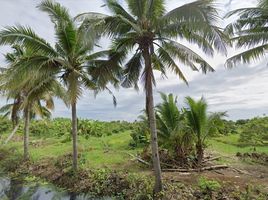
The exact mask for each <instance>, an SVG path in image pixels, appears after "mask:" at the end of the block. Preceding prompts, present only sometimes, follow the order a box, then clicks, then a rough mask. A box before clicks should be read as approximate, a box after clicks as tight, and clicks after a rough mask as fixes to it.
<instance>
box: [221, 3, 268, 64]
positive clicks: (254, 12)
mask: <svg viewBox="0 0 268 200" xmlns="http://www.w3.org/2000/svg"><path fill="white" fill-rule="evenodd" d="M267 13H268V1H267V0H258V5H257V7H253V8H242V9H238V10H234V11H231V12H230V13H228V15H227V17H230V16H233V15H237V14H238V15H239V17H238V19H237V20H236V21H235V22H234V23H232V24H229V25H228V26H227V28H226V30H227V32H229V33H230V34H231V35H232V36H233V38H232V40H233V42H234V43H235V45H236V47H238V48H241V47H243V48H246V49H247V50H245V51H243V52H242V53H239V54H237V55H235V56H233V57H231V58H229V59H228V60H227V66H228V67H233V66H235V65H236V64H237V63H240V62H242V63H249V62H250V61H252V60H256V59H260V58H262V57H264V56H265V55H266V53H267V49H268V39H267V38H268V32H267V29H268V27H267V24H268V14H267Z"/></svg>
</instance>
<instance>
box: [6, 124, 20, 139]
mask: <svg viewBox="0 0 268 200" xmlns="http://www.w3.org/2000/svg"><path fill="white" fill-rule="evenodd" d="M19 126H20V124H19V123H17V125H16V126H15V127H14V129H13V130H12V132H11V133H10V135H9V136H8V138H7V139H6V141H5V144H7V143H8V142H9V141H10V140H11V139H12V137H13V136H14V135H15V133H16V132H17V130H18V128H19Z"/></svg>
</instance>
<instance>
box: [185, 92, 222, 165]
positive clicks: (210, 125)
mask: <svg viewBox="0 0 268 200" xmlns="http://www.w3.org/2000/svg"><path fill="white" fill-rule="evenodd" d="M185 100H186V104H187V106H188V108H187V111H186V117H187V121H188V126H189V128H190V129H191V130H192V133H193V134H194V135H195V136H196V154H197V163H198V166H200V165H201V163H202V160H203V156H204V146H205V141H206V139H207V137H208V136H210V135H212V134H213V132H214V131H216V130H215V129H216V128H217V127H216V126H215V125H216V124H218V121H219V120H221V119H222V117H225V116H226V113H225V112H218V113H212V114H210V115H209V114H208V111H207V107H208V104H207V102H206V101H205V99H204V98H203V97H202V98H201V99H200V100H198V101H195V100H194V99H193V98H191V97H186V98H185Z"/></svg>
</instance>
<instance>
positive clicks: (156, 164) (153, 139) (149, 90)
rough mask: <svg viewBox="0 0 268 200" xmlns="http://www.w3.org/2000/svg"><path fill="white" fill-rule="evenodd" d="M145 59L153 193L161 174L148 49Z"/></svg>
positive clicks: (151, 71)
mask: <svg viewBox="0 0 268 200" xmlns="http://www.w3.org/2000/svg"><path fill="white" fill-rule="evenodd" d="M143 57H144V60H145V90H146V111H147V115H148V118H149V125H150V131H151V146H152V160H153V167H154V175H155V186H154V193H159V192H160V191H161V190H162V176H161V166H160V159H159V151H158V140H157V132H156V119H155V112H154V97H153V86H152V84H153V69H152V65H151V57H150V53H149V49H145V50H144V52H143Z"/></svg>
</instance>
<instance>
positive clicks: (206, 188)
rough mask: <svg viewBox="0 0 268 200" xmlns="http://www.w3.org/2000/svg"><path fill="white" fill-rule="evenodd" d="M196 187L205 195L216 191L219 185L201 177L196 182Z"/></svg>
mask: <svg viewBox="0 0 268 200" xmlns="http://www.w3.org/2000/svg"><path fill="white" fill-rule="evenodd" d="M198 186H199V187H200V189H201V190H202V191H203V192H205V193H210V192H213V191H218V190H219V189H220V188H221V185H220V183H219V182H218V181H215V180H208V179H206V178H204V177H201V178H200V179H199V181H198Z"/></svg>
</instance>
